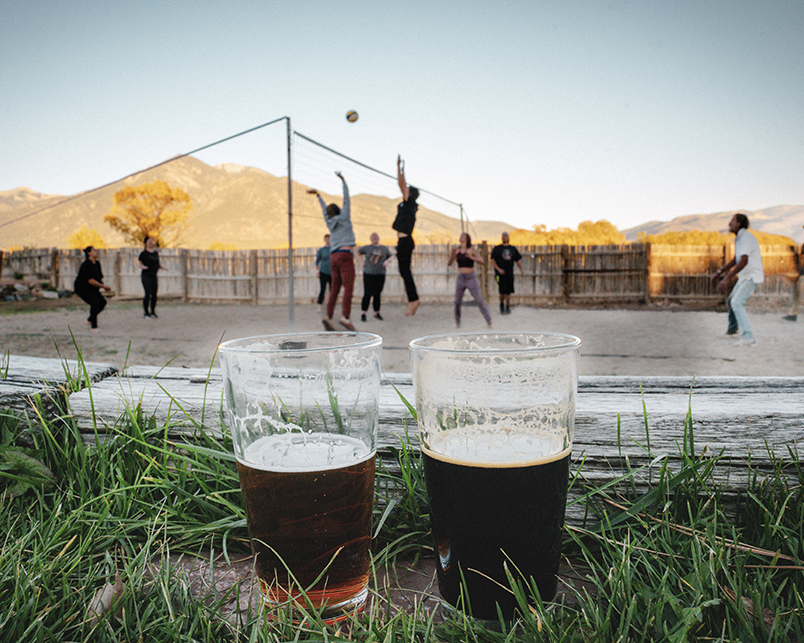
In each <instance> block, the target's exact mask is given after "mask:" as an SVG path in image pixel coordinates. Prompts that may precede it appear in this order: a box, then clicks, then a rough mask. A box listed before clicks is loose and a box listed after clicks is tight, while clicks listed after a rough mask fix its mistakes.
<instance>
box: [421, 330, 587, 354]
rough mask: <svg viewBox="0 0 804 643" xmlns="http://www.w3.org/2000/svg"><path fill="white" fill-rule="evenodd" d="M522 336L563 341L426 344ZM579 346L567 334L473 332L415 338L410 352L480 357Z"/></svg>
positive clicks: (535, 352) (553, 350)
mask: <svg viewBox="0 0 804 643" xmlns="http://www.w3.org/2000/svg"><path fill="white" fill-rule="evenodd" d="M522 336H543V337H544V336H548V337H557V338H561V339H563V340H564V341H563V342H559V343H556V344H554V345H552V346H511V347H507V346H503V347H500V348H457V347H454V346H453V347H450V346H428V345H426V343H427V342H432V341H434V340H438V339H447V338H455V339H468V338H470V337H493V338H499V339H504V338H506V337H522ZM580 345H581V340H580V338H578V337H576V336H575V335H569V334H567V333H555V332H552V331H519V332H516V331H514V332H500V333H495V332H490V333H484V332H475V333H441V334H438V335H426V336H424V337H417V338H416V339H414V340H411V342H410V344H409V345H408V346H409V347H410V350H411V351H413V352H416V353H440V354H444V355H468V354H472V353H474V354H482V355H513V354H522V353H533V354H543V353H553V352H561V351H566V350H573V349H577V348H578V347H580Z"/></svg>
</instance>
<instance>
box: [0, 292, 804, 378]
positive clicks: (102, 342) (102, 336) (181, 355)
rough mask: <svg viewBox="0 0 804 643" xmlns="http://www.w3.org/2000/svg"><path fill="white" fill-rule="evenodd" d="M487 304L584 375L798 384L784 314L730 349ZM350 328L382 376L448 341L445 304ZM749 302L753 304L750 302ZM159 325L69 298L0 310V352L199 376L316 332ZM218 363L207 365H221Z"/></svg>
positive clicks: (237, 320)
mask: <svg viewBox="0 0 804 643" xmlns="http://www.w3.org/2000/svg"><path fill="white" fill-rule="evenodd" d="M492 303H493V305H491V306H490V308H491V311H492V316H493V322H494V330H497V331H521V330H528V331H537V330H544V331H556V332H562V333H569V334H571V335H577V336H578V337H580V338H581V340H582V341H583V344H582V348H581V369H580V370H581V375H746V376H767V375H782V376H789V375H804V341H802V340H804V318H802V319H801V320H800V321H799V322H797V323H791V322H788V321H784V320H783V319H782V314H783V313H784V311H782V310H779V309H776V308H773V309H771V308H770V307H769V306H767V305H763V304H762V302H756V303H755V304H754V305H753V306H751V305H749V314H750V318H751V323H752V325H753V329H754V334H755V336H756V338H757V345H756V346H753V347H742V348H740V347H735V346H734V345H733V341H731V340H729V339H726V338H723V337H720V335H722V334H723V333H724V332H725V330H726V313H725V312H714V311H700V310H685V309H682V308H680V307H662V306H650V307H647V306H643V307H629V308H623V309H612V310H606V309H588V308H563V307H562V308H531V307H525V306H519V307H515V308H514V309H513V310H512V313H511V314H510V315H505V316H502V315H499V314H498V313H497V307H496V302H492ZM356 304H357V305H355V306H354V308H353V313H352V320H353V322H354V323H355V326H356V327H357V329H358V330H363V331H367V332H372V333H377V334H379V335H380V336H382V338H383V370H384V371H387V372H408V371H409V370H410V365H409V357H408V343H409V342H410V340H412V339H414V338H416V337H421V336H423V335H432V334H439V333H449V332H453V331H455V324H454V320H453V313H452V306H451V305H446V304H428V303H426V302H425V303H423V304H422V305H421V307H420V308H419V310H418V312H417V313H416V315H415V316H413V317H405V316H404V315H403V312H404V310H405V307H404V305H402V304H387V305H384V307H383V310H382V314H383V316H384V318H385V319H384V321H379V320H375V319H374V318H373V316H372V315H371V313H369V318H368V319H369V321H367V322H361V321H360V311H359V300H358V301H357V302H356ZM749 304H751V302H750V301H749ZM157 313H158V314H159V318H158V319H145V318H143V316H142V309H141V307H140V303H139V302H136V301H117V300H111V301H110V303H109V305H108V306H107V308H106V310H105V311H104V312H103V313H101V315H100V317H99V325H100V328H99V329H97V330H91V329H90V328H89V327H88V325H87V323H86V316H87V314H88V306H86V305H85V304H84V303H83V302H81V301H80V300H78V299H75V298H72V299H67V300H58V301H39V302H3V303H2V304H0V354H6V353H10V354H14V355H29V356H38V357H58V356H62V357H66V358H69V359H74V358H75V357H76V355H77V352H78V350H80V351H81V353H82V354H83V357H84V359H85V360H87V361H93V362H103V363H110V364H113V365H115V366H117V367H118V368H122V367H124V366H125V365H126V364H129V365H133V364H137V365H154V366H164V365H166V364H168V363H170V365H171V366H188V367H206V366H209V365H210V362H212V361H213V360H216V358H215V357H214V355H215V348H216V346H217V345H218V344H219V343H220V342H221V341H222V340H224V341H225V340H227V339H235V338H238V337H247V336H252V335H263V334H269V333H282V332H287V331H291V330H294V331H297V332H305V331H321V330H323V327H322V326H321V321H320V314H319V313H318V312H317V310H316V306H315V305H310V304H297V305H296V306H295V307H294V314H293V321H291V318H290V310H289V307H288V306H251V305H212V304H183V303H181V302H177V301H164V302H160V303H159V306H158V308H157ZM485 328H486V325H485V322H484V321H483V319H482V317H481V316H480V313H479V311H478V310H477V307H476V306H475V304H474V302H472V301H471V300H470V299H467V300H465V301H464V306H463V324H462V326H461V329H460V330H461V331H462V332H471V331H482V330H485ZM217 365H218V364H217V360H216V361H215V366H217Z"/></svg>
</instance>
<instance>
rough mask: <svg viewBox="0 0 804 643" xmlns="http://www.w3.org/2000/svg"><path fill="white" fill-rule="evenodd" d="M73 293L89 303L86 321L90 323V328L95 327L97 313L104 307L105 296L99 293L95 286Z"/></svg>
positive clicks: (96, 324)
mask: <svg viewBox="0 0 804 643" xmlns="http://www.w3.org/2000/svg"><path fill="white" fill-rule="evenodd" d="M75 294H76V295H78V296H79V297H80V298H81V299H83V300H84V301H85V302H87V303H88V304H89V317H87V321H88V322H89V323H90V325H91V326H92V328H97V327H98V315H99V314H100V312H101V311H102V310H103V309H104V308H106V297H104V296H103V295H101V294H100V290H98V289H97V288H91V289H89V290H82V291H81V292H76V293H75Z"/></svg>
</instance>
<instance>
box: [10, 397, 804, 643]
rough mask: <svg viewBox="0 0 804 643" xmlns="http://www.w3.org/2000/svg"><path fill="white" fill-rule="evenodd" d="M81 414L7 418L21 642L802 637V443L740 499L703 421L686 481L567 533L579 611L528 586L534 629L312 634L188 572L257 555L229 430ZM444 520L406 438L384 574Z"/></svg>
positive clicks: (383, 474)
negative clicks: (183, 568)
mask: <svg viewBox="0 0 804 643" xmlns="http://www.w3.org/2000/svg"><path fill="white" fill-rule="evenodd" d="M63 411H64V412H63V414H62V416H61V417H59V418H57V419H56V420H52V421H44V420H41V421H39V422H38V423H36V424H34V425H32V426H26V425H23V424H20V421H19V420H18V419H17V418H14V417H12V416H10V415H3V414H0V435H2V438H3V439H2V447H3V448H2V449H0V464H1V465H2V466H0V489H2V490H3V493H2V495H0V503H2V504H1V506H0V640H1V641H3V642H5V641H10V642H11V641H13V642H16V641H85V640H86V641H89V640H91V641H148V642H154V641H155V642H160V641H164V642H168V641H170V642H174V641H175V642H178V641H209V642H212V641H216V642H217V641H232V642H241V641H242V642H244V643H245V642H247V641H249V642H250V641H258V642H259V641H347V640H349V641H389V642H394V641H399V642H413V641H456V642H457V641H489V642H492V641H493V642H497V641H499V642H501V643H502V642H504V641H578V642H582V641H583V642H586V641H601V642H602V641H619V640H622V641H626V640H627V641H804V569H803V568H802V565H804V501H803V499H802V484H801V483H802V480H804V473H803V472H802V469H801V466H800V464H799V456H798V453H797V452H796V451H795V450H791V451H790V452H788V453H786V454H784V456H785V457H784V458H783V459H781V458H780V459H779V460H778V461H777V466H776V470H775V471H774V472H773V473H772V474H771V475H770V476H766V477H762V478H760V477H759V476H758V475H757V476H755V477H754V478H753V479H752V481H751V483H750V484H749V486H748V488H746V489H745V492H744V494H743V495H742V496H741V497H740V498H739V499H738V501H737V506H736V507H734V506H733V505H727V502H726V499H725V498H724V496H723V495H722V494H721V493H720V491H719V490H718V489H717V488H716V487H715V486H714V484H713V483H712V472H713V470H714V468H715V467H717V466H718V461H717V458H711V457H707V458H703V457H699V456H697V455H696V454H695V452H694V442H693V439H692V438H693V436H692V433H691V426H692V423H691V418H688V421H687V426H686V427H685V428H686V436H687V438H686V439H685V441H684V442H685V443H684V445H682V446H681V447H680V448H681V449H682V454H681V455H682V457H683V460H684V465H683V467H682V468H681V470H679V471H670V470H669V469H663V470H662V471H661V472H660V474H659V475H658V476H656V477H654V479H653V480H652V486H651V489H650V491H648V492H647V493H642V494H637V493H636V492H635V491H634V488H633V487H630V486H629V483H628V480H629V478H628V477H627V476H626V477H624V479H623V480H622V481H620V484H618V485H616V486H612V487H611V488H609V489H603V490H601V489H594V490H589V492H588V493H587V495H586V496H584V497H583V498H582V499H581V500H580V501H579V502H581V503H583V504H584V506H585V507H586V510H587V512H588V515H589V517H590V519H589V522H588V524H587V525H586V526H585V527H583V528H580V527H572V528H570V527H568V528H567V529H566V534H565V541H564V548H563V552H564V557H565V560H564V567H563V568H564V569H565V570H566V572H565V573H564V575H563V580H564V581H566V582H567V583H569V584H570V585H571V586H572V587H573V589H572V590H570V591H569V592H566V593H565V594H564V599H563V600H562V601H561V602H559V603H554V604H549V605H542V604H541V603H540V602H539V601H538V598H537V599H536V605H535V607H533V608H531V607H529V606H528V605H527V600H526V598H527V597H526V593H527V592H528V590H527V588H522V587H521V586H518V585H516V584H513V587H514V588H515V589H514V590H513V591H515V592H516V593H517V594H518V597H519V599H520V601H521V605H522V614H523V616H522V618H521V619H520V620H519V621H517V622H516V623H514V624H510V625H501V626H499V627H496V628H491V629H487V628H485V627H483V626H481V625H479V624H477V623H475V622H472V621H470V620H468V619H457V620H454V621H448V622H446V623H440V622H439V623H437V622H435V621H434V620H433V619H432V618H431V617H428V616H427V614H426V613H425V612H424V610H422V609H418V610H414V611H413V613H407V612H397V613H390V614H389V613H388V612H387V611H386V610H383V609H380V607H379V605H378V606H376V607H373V608H371V609H366V610H365V611H364V612H362V613H361V614H359V615H358V616H356V617H351V618H349V619H347V620H346V621H344V622H342V623H341V624H340V625H339V626H337V627H334V626H326V625H324V624H323V623H322V622H321V621H320V619H318V617H317V616H316V614H315V613H314V612H312V611H311V612H310V613H309V614H307V615H306V618H304V619H302V621H301V622H298V621H297V622H294V621H293V619H291V618H289V617H287V618H280V619H279V620H278V621H270V620H269V619H268V618H267V616H266V614H264V613H263V612H262V611H260V610H249V609H246V610H245V611H243V612H238V611H236V610H235V611H233V610H232V607H231V603H232V601H233V600H235V599H237V598H238V592H239V591H240V586H239V585H238V584H235V583H233V584H231V586H226V587H224V588H223V589H222V590H220V591H219V593H217V594H215V593H212V592H211V593H210V594H209V595H208V596H207V597H206V598H203V597H202V598H199V597H196V596H194V594H193V593H192V592H191V591H190V585H189V581H188V580H187V579H186V578H184V577H182V575H181V574H178V573H176V570H175V569H174V567H175V565H176V560H177V558H176V555H177V554H184V555H185V556H187V557H198V558H199V559H201V560H204V561H213V560H220V561H222V562H224V563H226V562H232V561H236V560H239V559H242V558H244V557H245V556H247V555H248V554H249V547H248V533H247V529H246V524H245V514H244V511H243V507H242V503H241V498H240V492H239V484H238V478H237V472H236V468H235V465H234V460H233V456H232V455H231V453H232V449H231V443H230V441H229V439H228V437H227V436H226V435H224V437H222V438H220V439H218V438H215V437H214V436H212V435H210V434H209V433H206V432H204V431H202V430H200V429H198V430H196V431H195V433H194V434H193V435H192V436H188V437H187V439H186V441H182V442H177V441H175V439H173V438H171V437H170V435H169V434H170V431H169V429H170V427H169V426H159V425H157V424H156V422H155V421H154V420H153V418H149V417H148V416H146V415H145V414H143V413H142V412H141V410H139V409H137V408H134V409H129V412H128V413H127V415H126V417H125V420H124V422H122V423H121V424H120V426H119V427H117V428H116V429H115V430H113V431H111V432H110V433H109V434H108V435H96V436H92V437H93V438H94V440H93V441H91V442H89V443H85V441H84V439H83V438H82V436H81V434H80V432H79V431H78V429H77V427H76V424H75V421H74V420H73V418H72V417H71V416H70V415H69V413H68V410H67V409H64V410H63ZM8 451H14V452H15V453H17V454H22V455H24V456H25V458H18V459H17V460H13V459H9V458H7V457H5V455H7V452H8ZM4 454H5V455H4ZM31 461H35V462H36V463H37V465H32V464H31ZM26 464H27V465H28V468H26V467H25V465H26ZM39 465H41V467H44V468H41V467H40V466H39ZM45 470H47V471H48V472H50V474H52V475H50V476H49V475H47V474H45V473H43V472H44V471H45ZM20 484H23V485H26V484H27V486H24V489H23V490H22V492H21V493H19V491H20V489H21V487H20V486H19V485H20ZM615 488H616V489H618V490H619V491H618V493H617V494H616V495H615V491H614V489H615ZM629 489H630V491H629ZM12 490H16V492H15V493H11V491H12ZM427 511H428V509H427V500H426V493H425V488H424V479H423V476H422V469H421V458H420V454H419V452H418V451H417V450H416V449H414V448H412V447H411V444H410V440H409V439H407V438H402V439H401V440H400V444H399V446H398V447H397V448H395V449H392V450H391V454H390V456H388V457H387V458H386V459H385V460H384V462H383V463H382V464H381V466H380V467H379V469H378V475H377V502H376V510H375V512H376V515H375V534H374V551H373V554H374V565H375V571H376V572H377V573H379V571H380V569H381V568H382V567H383V566H386V565H393V564H394V562H395V561H398V560H402V559H404V560H406V561H409V560H410V559H415V558H416V557H421V556H431V554H432V550H431V543H430V534H429V516H428V514H427ZM734 516H736V518H735V517H734ZM117 572H120V573H121V576H122V578H123V581H124V583H125V591H124V593H123V595H122V597H121V599H120V603H119V605H117V606H116V608H115V610H116V609H117V607H119V608H120V610H121V611H120V612H119V617H117V618H113V617H112V616H111V615H110V614H107V615H106V616H104V617H103V618H102V619H100V621H99V622H97V623H94V624H93V623H90V622H89V621H88V619H87V615H86V608H87V605H88V604H89V603H90V601H91V600H92V598H93V596H94V595H95V594H96V592H97V591H98V590H99V589H101V588H103V587H104V585H106V584H107V583H110V582H113V579H114V577H115V574H116V573H117ZM113 611H114V610H113Z"/></svg>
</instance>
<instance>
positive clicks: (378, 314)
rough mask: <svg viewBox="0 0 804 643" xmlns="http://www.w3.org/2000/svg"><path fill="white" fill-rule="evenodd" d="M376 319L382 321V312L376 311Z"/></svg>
mask: <svg viewBox="0 0 804 643" xmlns="http://www.w3.org/2000/svg"><path fill="white" fill-rule="evenodd" d="M374 319H379V320H380V321H382V315H380V313H374Z"/></svg>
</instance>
